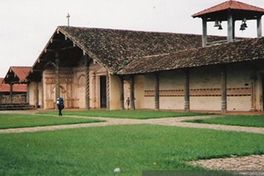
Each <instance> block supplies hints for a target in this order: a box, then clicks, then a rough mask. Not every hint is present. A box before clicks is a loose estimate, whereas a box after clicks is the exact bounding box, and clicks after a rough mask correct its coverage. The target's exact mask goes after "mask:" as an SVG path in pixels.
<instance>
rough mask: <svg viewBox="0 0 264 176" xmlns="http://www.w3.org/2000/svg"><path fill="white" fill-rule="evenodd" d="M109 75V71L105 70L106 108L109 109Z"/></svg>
mask: <svg viewBox="0 0 264 176" xmlns="http://www.w3.org/2000/svg"><path fill="white" fill-rule="evenodd" d="M109 77H110V75H109V72H108V71H107V72H106V95H107V96H106V108H107V109H108V110H110V80H109V79H110V78H109Z"/></svg>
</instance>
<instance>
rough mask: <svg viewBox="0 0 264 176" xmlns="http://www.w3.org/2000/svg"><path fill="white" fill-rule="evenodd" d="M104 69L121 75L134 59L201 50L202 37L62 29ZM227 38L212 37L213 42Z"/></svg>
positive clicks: (110, 30) (89, 29) (94, 29)
mask: <svg viewBox="0 0 264 176" xmlns="http://www.w3.org/2000/svg"><path fill="white" fill-rule="evenodd" d="M58 31H60V32H61V33H63V34H64V35H65V36H67V38H69V39H71V40H72V41H73V42H74V43H75V44H76V45H77V46H78V47H80V48H81V49H82V50H84V51H85V52H86V53H88V55H89V56H90V57H91V58H93V59H94V60H96V61H97V62H99V63H101V65H102V66H104V67H105V68H107V69H108V70H110V71H111V72H112V73H117V72H118V71H119V70H121V69H122V68H123V67H126V66H127V65H128V64H129V63H130V62H132V61H134V60H140V59H141V58H142V57H145V56H149V55H163V54H167V53H175V52H178V51H184V50H189V49H193V48H198V47H201V44H202V37H201V35H192V34H175V33H161V32H142V31H129V30H113V29H98V28H81V27H66V26H60V27H58ZM217 39H218V40H222V39H225V38H224V37H209V40H217Z"/></svg>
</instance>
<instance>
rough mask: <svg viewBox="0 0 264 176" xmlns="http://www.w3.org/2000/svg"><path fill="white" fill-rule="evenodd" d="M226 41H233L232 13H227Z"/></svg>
mask: <svg viewBox="0 0 264 176" xmlns="http://www.w3.org/2000/svg"><path fill="white" fill-rule="evenodd" d="M227 33H228V34H227V41H228V42H233V41H234V22H233V16H232V14H229V15H228V19H227Z"/></svg>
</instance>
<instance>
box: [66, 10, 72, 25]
mask: <svg viewBox="0 0 264 176" xmlns="http://www.w3.org/2000/svg"><path fill="white" fill-rule="evenodd" d="M70 17H71V16H70V14H69V13H68V14H67V16H66V18H68V27H69V26H70Z"/></svg>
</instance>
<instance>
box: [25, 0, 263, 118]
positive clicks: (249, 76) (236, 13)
mask: <svg viewBox="0 0 264 176" xmlns="http://www.w3.org/2000/svg"><path fill="white" fill-rule="evenodd" d="M263 14H264V9H263V8H259V7H256V6H252V5H249V4H245V3H242V2H239V1H234V0H229V1H226V2H224V3H221V4H219V5H216V6H214V7H211V8H208V9H205V10H203V11H201V12H198V13H196V14H194V15H193V17H194V18H201V19H202V24H203V25H202V26H203V34H202V35H194V34H177V33H162V32H143V31H130V30H114V29H100V28H85V27H72V26H59V27H57V29H56V30H55V32H54V33H53V34H52V36H51V38H50V40H49V41H48V42H47V44H46V46H45V48H44V49H43V51H42V52H41V53H40V55H39V57H38V58H37V59H36V61H35V63H34V64H33V66H32V68H31V70H30V72H29V73H28V75H27V77H26V81H27V82H28V101H29V103H30V104H31V105H35V106H36V107H42V108H43V109H54V108H55V102H56V99H57V98H58V97H63V98H64V101H65V107H66V108H80V109H109V110H114V109H127V108H129V109H155V110H159V109H162V110H184V111H190V110H192V111H195V110H205V111H221V112H222V113H225V112H227V111H263V110H264V102H263V101H264V67H263V65H264V38H263V37H262V24H261V17H262V15H263ZM247 20H255V21H256V26H257V31H256V33H257V38H251V39H250V38H236V36H235V28H236V26H235V21H241V26H238V27H240V29H241V30H245V29H247V27H248V26H247V24H246V22H247ZM209 22H213V23H215V27H218V28H219V29H221V27H222V26H221V23H222V22H227V28H228V30H227V31H228V32H227V37H220V36H208V35H207V24H208V23H209ZM128 98H129V102H130V103H129V106H128V104H127V99H128Z"/></svg>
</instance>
